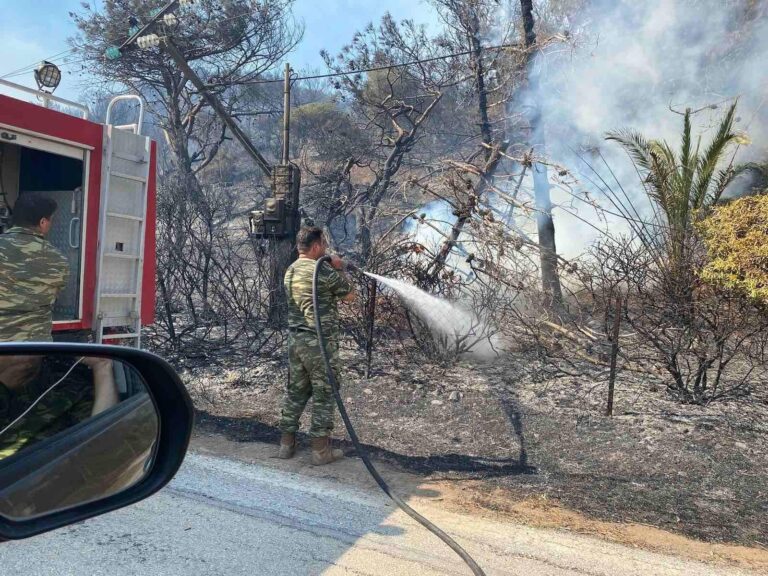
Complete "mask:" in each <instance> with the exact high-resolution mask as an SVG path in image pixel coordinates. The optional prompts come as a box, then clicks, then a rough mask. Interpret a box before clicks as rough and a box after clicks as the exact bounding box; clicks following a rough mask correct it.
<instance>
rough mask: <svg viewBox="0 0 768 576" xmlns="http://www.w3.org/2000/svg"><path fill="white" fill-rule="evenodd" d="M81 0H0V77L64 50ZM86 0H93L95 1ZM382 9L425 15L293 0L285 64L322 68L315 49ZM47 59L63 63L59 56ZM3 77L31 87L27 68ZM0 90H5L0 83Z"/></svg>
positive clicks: (365, 2) (361, 0) (401, 0)
mask: <svg viewBox="0 0 768 576" xmlns="http://www.w3.org/2000/svg"><path fill="white" fill-rule="evenodd" d="M81 1H82V0H0V14H2V19H0V38H2V39H3V49H2V55H1V56H0V78H2V77H3V76H5V75H6V74H8V73H9V72H12V71H15V70H18V69H19V68H22V67H25V66H28V65H31V64H33V63H35V62H38V61H40V60H43V59H45V58H49V57H51V56H54V55H56V54H60V53H61V52H63V51H65V50H67V49H68V44H67V38H69V37H70V36H72V35H74V34H75V33H76V32H77V30H76V28H75V26H74V24H73V22H72V19H71V18H70V17H69V13H70V12H71V11H79V10H80V9H81V8H80V4H81ZM90 1H91V2H92V3H95V4H97V5H98V3H99V0H90ZM387 11H389V12H391V13H393V14H396V15H397V17H398V19H405V18H411V19H413V20H415V21H417V22H420V23H425V24H428V23H429V19H430V14H431V11H430V8H429V6H427V5H426V3H425V2H424V1H423V0H386V1H383V2H382V1H381V0H322V1H319V0H296V2H295V4H294V15H295V17H296V19H297V20H298V21H299V22H303V23H304V26H305V31H304V38H303V40H302V43H301V45H300V46H299V47H298V48H297V50H296V51H295V52H294V53H293V54H291V55H290V57H289V61H290V63H291V65H292V66H293V68H294V69H296V70H299V71H303V70H319V69H323V68H324V66H323V61H322V59H321V58H320V55H319V52H320V50H321V49H323V48H325V49H326V50H328V51H329V52H331V53H332V54H335V53H336V52H337V51H338V50H339V49H340V48H341V47H342V46H343V45H344V44H346V43H348V42H349V41H350V40H351V39H352V36H353V34H354V33H355V32H356V31H357V30H360V29H362V28H363V27H365V26H366V25H367V24H368V23H369V22H371V21H374V22H376V21H378V20H380V19H381V17H382V16H383V15H384V13H385V12H387ZM70 59H71V60H74V58H72V57H70ZM52 60H53V61H54V62H56V63H57V64H64V63H63V61H62V59H61V57H59V58H58V59H57V58H53V59H52ZM76 68H78V67H75V66H73V65H66V64H65V65H62V70H63V71H64V76H63V78H62V82H61V85H60V86H59V88H58V89H57V90H56V95H57V96H61V97H62V98H68V99H72V100H77V99H78V96H79V95H80V92H81V91H82V89H83V86H84V82H85V80H84V79H82V78H78V77H77V75H76V74H74V73H72V72H71V71H72V70H74V69H76ZM9 80H12V81H14V82H17V83H19V84H23V85H26V86H29V87H35V82H34V79H33V76H32V73H31V72H25V73H23V74H20V75H19V76H16V77H13V78H9ZM0 93H5V94H11V92H9V91H8V90H7V89H6V88H4V87H1V86H0Z"/></svg>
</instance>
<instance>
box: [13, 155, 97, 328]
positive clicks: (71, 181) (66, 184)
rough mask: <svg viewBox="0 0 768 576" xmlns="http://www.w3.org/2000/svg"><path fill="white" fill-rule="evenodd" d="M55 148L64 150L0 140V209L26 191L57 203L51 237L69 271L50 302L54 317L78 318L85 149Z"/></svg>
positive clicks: (63, 318)
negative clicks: (65, 281)
mask: <svg viewBox="0 0 768 576" xmlns="http://www.w3.org/2000/svg"><path fill="white" fill-rule="evenodd" d="M57 148H59V149H60V150H61V151H63V152H65V154H56V153H54V152H51V151H47V150H41V149H36V148H32V147H27V146H22V145H18V144H12V143H0V184H1V186H0V209H2V208H4V207H5V206H8V207H9V208H10V211H11V212H12V210H13V206H14V204H15V202H16V199H17V198H18V197H19V195H24V194H35V195H41V196H48V197H50V198H52V199H54V200H55V201H56V203H57V204H58V209H57V211H56V214H55V216H54V218H53V225H52V228H51V232H50V235H49V240H50V241H51V242H52V243H53V244H54V245H55V246H56V247H57V248H58V249H59V250H60V251H61V253H62V254H64V255H65V256H66V258H67V260H68V261H69V266H70V275H69V282H68V284H67V286H66V287H65V288H64V290H63V291H62V292H61V293H60V295H59V298H58V300H57V302H56V305H55V307H54V316H53V319H54V322H56V321H72V320H77V319H78V318H79V317H80V291H81V278H82V274H81V268H82V262H83V248H82V247H83V244H84V242H83V229H84V227H83V218H84V209H85V198H86V197H85V195H84V187H85V186H84V182H85V154H86V152H85V151H84V150H80V149H77V148H73V147H65V146H57ZM11 220H12V218H11Z"/></svg>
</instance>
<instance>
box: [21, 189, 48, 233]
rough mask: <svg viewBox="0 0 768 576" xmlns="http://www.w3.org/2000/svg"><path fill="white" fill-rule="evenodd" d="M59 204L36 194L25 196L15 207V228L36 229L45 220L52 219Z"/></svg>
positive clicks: (22, 196)
mask: <svg viewBox="0 0 768 576" xmlns="http://www.w3.org/2000/svg"><path fill="white" fill-rule="evenodd" d="M56 208H58V204H56V200H54V199H53V198H48V197H47V196H38V195H36V194H23V195H21V196H19V198H18V199H17V200H16V204H14V206H13V224H14V226H25V227H29V228H35V227H36V226H38V225H39V224H40V220H42V219H43V218H48V219H50V218H51V217H52V216H53V213H54V212H56Z"/></svg>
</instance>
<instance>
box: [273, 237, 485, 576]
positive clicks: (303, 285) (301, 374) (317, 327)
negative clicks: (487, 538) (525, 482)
mask: <svg viewBox="0 0 768 576" xmlns="http://www.w3.org/2000/svg"><path fill="white" fill-rule="evenodd" d="M296 243H297V245H298V249H299V259H298V260H297V261H296V262H294V263H293V264H292V265H291V267H290V268H289V269H288V271H287V272H286V275H285V289H286V292H287V294H288V307H289V320H288V322H289V328H290V334H291V338H290V342H289V354H290V369H291V375H290V380H289V383H288V390H287V393H286V398H285V401H284V403H283V412H282V420H281V428H282V431H283V435H282V438H281V440H280V452H279V454H278V455H279V457H280V458H291V457H292V456H293V455H294V452H295V450H296V431H297V430H298V427H299V418H300V416H301V413H302V412H303V411H304V407H305V406H306V404H307V401H308V400H309V397H310V396H313V405H312V427H311V429H310V436H311V437H312V463H313V464H314V465H321V464H329V463H330V462H334V461H335V460H338V459H339V458H341V456H342V453H341V450H333V449H331V446H330V436H329V433H330V430H331V428H332V427H333V413H334V411H333V405H332V403H333V401H334V400H335V401H336V405H337V406H338V407H339V413H340V414H341V418H342V420H343V421H344V425H345V426H346V428H347V432H348V433H349V437H350V438H351V439H352V443H353V444H354V446H355V449H356V450H357V453H358V454H359V455H360V458H361V459H362V460H363V464H365V467H366V468H367V469H368V472H370V474H371V476H373V478H374V480H376V483H377V484H378V485H379V487H380V488H381V489H382V490H383V491H384V493H385V494H386V495H387V496H389V497H390V498H391V499H392V500H393V501H394V502H395V503H396V504H397V505H398V506H399V507H400V509H401V510H403V511H404V512H405V513H406V514H408V515H409V516H410V517H411V518H413V519H414V520H416V521H417V522H419V523H420V524H421V525H422V526H424V527H425V528H427V530H429V531H430V532H432V533H433V534H435V535H436V536H437V537H438V538H440V539H441V540H442V541H443V542H445V544H447V545H448V546H449V547H450V548H451V549H452V550H453V551H454V552H456V554H458V555H459V556H460V557H461V559H462V560H463V561H464V562H465V563H466V564H467V566H469V568H470V569H471V570H472V573H473V574H475V576H485V572H483V570H482V568H480V566H478V564H477V562H475V560H474V559H473V558H472V557H471V556H470V555H469V554H468V553H467V552H466V550H464V549H463V548H462V547H461V546H460V545H459V544H458V543H457V542H456V541H455V540H454V539H453V538H451V537H450V536H449V535H448V534H446V533H445V532H443V531H442V530H441V529H440V528H439V527H438V526H436V525H435V524H433V523H432V522H430V521H429V520H427V519H426V518H425V517H424V516H422V515H421V514H419V513H418V512H416V511H415V510H414V509H413V508H411V507H410V506H409V505H408V504H407V503H406V502H405V501H404V500H403V499H402V498H400V497H399V496H398V495H397V494H395V493H394V492H392V490H391V489H390V487H389V485H388V484H387V483H386V481H385V480H384V478H382V477H381V475H380V474H379V472H378V471H377V470H376V468H375V467H374V466H373V463H372V462H371V459H370V458H369V456H368V453H367V452H366V451H365V449H364V448H363V446H362V445H361V444H360V439H359V438H358V437H357V433H356V432H355V429H354V427H353V426H352V422H351V421H350V419H349V414H347V410H346V408H345V407H344V403H343V402H342V400H341V395H340V394H339V374H340V372H339V356H338V353H339V323H338V316H337V310H336V305H337V303H338V301H339V300H347V301H349V300H352V299H353V298H354V293H353V292H352V288H351V286H350V284H349V280H348V279H347V277H346V276H345V275H344V273H343V269H344V267H345V263H344V262H343V261H342V260H341V258H339V257H338V256H327V255H326V254H325V251H326V250H327V244H326V242H325V237H324V236H323V232H322V230H320V229H319V228H314V227H312V228H302V229H301V230H300V231H299V234H298V236H297V241H296ZM346 267H348V268H350V269H352V270H356V271H357V272H363V271H362V270H359V269H357V268H356V267H355V266H354V265H352V264H346ZM363 273H365V272H363ZM315 312H317V313H316V314H315ZM310 327H313V328H314V329H312V328H310Z"/></svg>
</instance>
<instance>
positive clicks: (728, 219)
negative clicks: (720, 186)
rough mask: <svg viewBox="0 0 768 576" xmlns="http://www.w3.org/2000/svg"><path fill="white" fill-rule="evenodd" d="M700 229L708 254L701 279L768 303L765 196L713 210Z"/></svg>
mask: <svg viewBox="0 0 768 576" xmlns="http://www.w3.org/2000/svg"><path fill="white" fill-rule="evenodd" d="M701 230H702V232H703V234H704V239H705V243H706V246H707V252H708V254H709V262H708V263H707V264H706V266H705V267H704V269H703V270H702V278H703V279H704V280H706V281H707V282H712V283H715V284H718V285H721V286H723V287H725V288H730V289H733V290H736V291H738V292H741V293H744V294H747V295H748V296H749V297H750V298H754V299H756V300H759V301H762V302H763V303H765V304H768V195H763V196H753V197H747V198H740V199H739V200H735V201H733V202H730V203H729V204H726V205H724V206H720V207H718V208H716V209H715V210H714V212H713V214H712V215H711V216H710V217H708V218H707V219H705V220H704V221H703V222H702V223H701Z"/></svg>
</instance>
